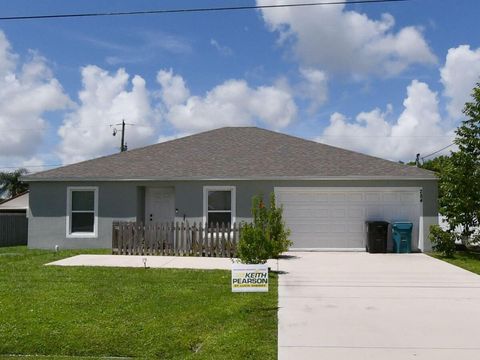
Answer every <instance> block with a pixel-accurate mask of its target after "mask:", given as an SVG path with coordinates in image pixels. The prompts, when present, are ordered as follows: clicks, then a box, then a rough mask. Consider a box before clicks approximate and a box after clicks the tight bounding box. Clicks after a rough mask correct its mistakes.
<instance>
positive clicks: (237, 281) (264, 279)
mask: <svg viewBox="0 0 480 360" xmlns="http://www.w3.org/2000/svg"><path fill="white" fill-rule="evenodd" d="M232 292H268V266H267V264H252V265H250V264H249V265H245V264H233V265H232Z"/></svg>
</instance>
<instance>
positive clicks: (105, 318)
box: [0, 247, 278, 360]
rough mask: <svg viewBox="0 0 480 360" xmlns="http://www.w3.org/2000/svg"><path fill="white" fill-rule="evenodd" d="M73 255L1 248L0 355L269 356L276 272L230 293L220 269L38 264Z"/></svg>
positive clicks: (272, 355) (273, 350)
mask: <svg viewBox="0 0 480 360" xmlns="http://www.w3.org/2000/svg"><path fill="white" fill-rule="evenodd" d="M79 253H86V252H85V251H62V252H60V253H59V254H54V253H52V252H49V251H40V250H27V249H26V248H25V247H10V248H0V358H2V359H3V358H5V357H7V358H8V356H7V355H12V354H18V355H44V356H45V357H40V358H42V359H55V360H58V359H64V358H68V359H71V357H72V356H78V357H89V358H90V359H91V358H100V357H141V358H157V359H276V357H277V304H278V303H277V276H276V275H275V274H271V276H270V291H269V293H256V294H233V293H231V290H230V272H228V271H193V270H170V269H125V268H92V267H57V266H43V264H45V263H48V262H51V261H54V260H56V259H60V258H64V257H68V256H71V255H76V254H79ZM96 253H98V251H96ZM15 358H16V359H18V358H21V357H15Z"/></svg>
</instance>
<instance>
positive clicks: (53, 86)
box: [0, 31, 69, 165]
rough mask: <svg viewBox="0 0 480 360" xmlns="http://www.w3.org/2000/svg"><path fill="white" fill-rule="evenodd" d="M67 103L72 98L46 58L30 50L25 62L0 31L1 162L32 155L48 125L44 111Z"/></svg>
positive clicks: (58, 107) (9, 161) (59, 107)
mask: <svg viewBox="0 0 480 360" xmlns="http://www.w3.org/2000/svg"><path fill="white" fill-rule="evenodd" d="M68 104H69V98H68V96H67V95H66V94H65V92H64V91H63V88H62V86H61V85H60V83H59V82H58V80H57V79H56V78H55V77H54V76H53V74H52V71H51V70H50V68H49V67H48V66H47V63H46V60H45V59H44V58H43V57H42V56H40V55H38V54H37V53H35V52H33V51H30V53H29V59H28V60H27V61H25V62H23V63H22V62H21V61H20V58H19V56H18V55H16V54H15V53H14V52H13V50H12V48H11V45H10V43H9V41H8V39H7V38H6V36H5V34H4V33H3V32H2V31H0V134H1V141H0V162H1V163H2V164H6V163H11V161H13V160H14V159H15V160H16V161H22V159H27V158H29V157H31V156H32V155H33V154H34V153H35V151H36V150H37V149H38V147H39V145H40V144H41V143H42V141H43V138H44V133H45V128H46V127H47V126H48V123H47V121H46V120H45V119H44V118H43V116H44V114H45V113H46V112H49V111H55V110H60V109H63V108H65V107H67V106H68ZM15 165H16V164H15Z"/></svg>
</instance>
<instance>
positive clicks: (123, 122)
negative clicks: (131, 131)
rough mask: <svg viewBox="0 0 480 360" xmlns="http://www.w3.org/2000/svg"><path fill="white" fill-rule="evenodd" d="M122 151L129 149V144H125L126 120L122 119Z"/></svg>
mask: <svg viewBox="0 0 480 360" xmlns="http://www.w3.org/2000/svg"><path fill="white" fill-rule="evenodd" d="M120 151H121V152H124V151H127V145H125V120H122V143H121V145H120Z"/></svg>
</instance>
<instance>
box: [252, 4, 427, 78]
mask: <svg viewBox="0 0 480 360" xmlns="http://www.w3.org/2000/svg"><path fill="white" fill-rule="evenodd" d="M300 2H302V0H294V1H293V3H300ZM281 3H283V1H282V0H276V1H273V2H272V1H271V0H257V4H259V5H270V4H281ZM261 13H262V16H263V19H264V21H265V23H266V24H267V26H268V28H269V29H270V30H271V31H274V32H276V33H278V35H279V43H280V44H284V45H286V44H291V45H292V47H293V51H294V54H295V55H296V57H297V58H298V59H299V60H300V61H301V63H302V64H303V65H304V66H309V67H313V66H315V67H319V68H321V69H324V70H326V71H328V72H339V73H351V74H353V75H355V76H359V77H362V76H365V75H367V74H372V73H375V74H378V75H389V76H390V75H395V74H398V73H400V72H401V71H403V70H404V69H406V68H407V67H409V66H410V65H412V64H432V63H435V62H436V58H435V56H434V55H433V53H432V51H431V50H430V48H429V46H428V44H427V42H426V40H425V39H424V37H423V34H422V31H421V30H420V29H419V28H417V27H412V26H409V27H404V28H402V29H400V30H399V31H398V32H395V31H394V25H395V19H394V18H393V16H392V15H390V14H383V15H382V16H381V18H380V19H378V20H374V19H370V18H369V17H368V16H367V15H365V14H362V13H359V12H356V11H351V10H350V11H349V10H346V9H345V5H336V6H316V7H310V8H308V10H307V9H306V8H302V7H299V8H280V9H263V10H261Z"/></svg>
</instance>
